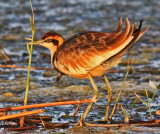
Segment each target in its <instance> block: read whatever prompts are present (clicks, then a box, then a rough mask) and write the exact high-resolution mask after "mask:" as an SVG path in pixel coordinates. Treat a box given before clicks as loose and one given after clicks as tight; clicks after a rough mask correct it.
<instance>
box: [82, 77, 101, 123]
mask: <svg viewBox="0 0 160 134" xmlns="http://www.w3.org/2000/svg"><path fill="white" fill-rule="evenodd" d="M88 77H89V79H90V81H91V84H92V86H93V89H94V95H93V97H92V99H97V97H98V94H99V92H98V88H97V86H96V84H95V82H94V81H93V78H92V76H91V74H88ZM92 105H93V103H90V104H89V105H88V107H87V109H86V111H85V112H84V114H83V123H84V122H85V119H86V117H87V114H88V112H89V111H90V109H91V108H92Z"/></svg>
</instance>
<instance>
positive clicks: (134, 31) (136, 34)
mask: <svg viewBox="0 0 160 134" xmlns="http://www.w3.org/2000/svg"><path fill="white" fill-rule="evenodd" d="M127 21H128V19H126V22H127ZM142 23H143V20H140V24H139V27H138V28H137V27H136V23H135V24H133V25H132V26H131V29H130V31H129V33H128V34H127V37H126V39H127V38H130V36H131V33H132V36H133V38H132V40H131V41H130V42H129V43H128V45H127V46H126V47H125V48H124V49H122V50H121V51H120V52H119V53H117V54H116V55H114V56H112V57H111V58H109V59H108V60H107V61H105V62H110V61H112V60H113V59H115V60H116V59H121V57H122V56H123V55H124V54H125V53H126V52H127V51H128V50H129V49H131V48H132V46H133V45H134V43H136V42H137V41H138V40H139V39H140V37H141V36H142V35H143V34H144V33H145V32H146V31H147V30H148V29H149V28H150V27H147V28H145V29H143V30H141V28H142ZM121 27H122V23H121V19H120V21H119V26H118V28H117V30H116V32H119V30H121ZM126 29H127V28H126ZM125 31H126V30H125ZM122 34H124V33H122ZM126 39H125V40H126Z"/></svg>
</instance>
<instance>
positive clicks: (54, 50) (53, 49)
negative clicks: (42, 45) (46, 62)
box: [49, 37, 64, 65]
mask: <svg viewBox="0 0 160 134" xmlns="http://www.w3.org/2000/svg"><path fill="white" fill-rule="evenodd" d="M56 39H57V40H58V45H57V46H55V45H53V46H52V48H49V50H50V53H51V65H53V57H54V54H55V52H56V51H57V49H58V48H59V47H60V46H61V45H62V44H63V42H64V39H63V38H62V37H58V38H56Z"/></svg>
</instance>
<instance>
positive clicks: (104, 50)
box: [54, 18, 148, 73]
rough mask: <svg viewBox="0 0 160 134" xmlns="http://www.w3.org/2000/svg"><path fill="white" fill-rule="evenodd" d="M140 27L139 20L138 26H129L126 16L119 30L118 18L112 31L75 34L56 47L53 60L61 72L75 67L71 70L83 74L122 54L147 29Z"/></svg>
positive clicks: (120, 23)
mask: <svg viewBox="0 0 160 134" xmlns="http://www.w3.org/2000/svg"><path fill="white" fill-rule="evenodd" d="M141 26H142V21H141V22H140V25H139V27H138V28H136V26H135V24H134V25H132V26H131V28H130V22H129V20H128V19H127V18H126V28H125V30H124V32H123V33H122V32H121V31H122V27H123V26H122V18H121V19H120V21H119V25H118V27H117V29H116V30H115V32H113V33H104V32H92V31H91V32H86V33H82V34H78V35H75V36H73V37H71V38H69V39H68V40H66V41H65V42H64V43H63V44H62V45H61V46H60V47H59V48H58V50H57V52H56V53H55V57H56V58H55V59H54V63H55V65H56V66H61V67H59V68H61V70H60V71H62V72H63V73H66V72H65V71H66V70H68V71H69V70H70V71H71V70H76V71H75V72H72V73H87V71H89V70H90V69H93V68H94V67H96V66H98V65H100V64H101V63H103V62H105V61H107V60H108V61H109V60H110V59H112V58H117V57H120V56H122V55H123V54H125V53H126V52H127V50H128V49H130V48H131V47H132V46H133V44H134V43H135V42H136V41H137V40H138V39H139V38H140V37H141V36H142V34H143V33H145V32H146V31H147V29H148V28H146V29H144V30H141ZM116 55H117V56H116ZM114 56H115V57H114ZM62 57H63V58H62ZM62 63H63V64H62ZM56 66H55V67H56ZM80 68H81V69H80Z"/></svg>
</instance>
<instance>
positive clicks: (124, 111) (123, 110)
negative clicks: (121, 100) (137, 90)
mask: <svg viewBox="0 0 160 134" xmlns="http://www.w3.org/2000/svg"><path fill="white" fill-rule="evenodd" d="M136 102H137V98H136V99H135V100H134V102H133V103H132V106H131V110H130V113H129V116H128V115H127V111H126V109H125V108H123V106H122V105H121V104H120V105H118V106H117V109H118V111H119V106H121V109H122V112H120V111H119V113H120V114H122V115H123V116H124V118H125V119H124V122H125V123H129V119H130V118H131V114H132V110H133V107H134V105H135V103H136Z"/></svg>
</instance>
